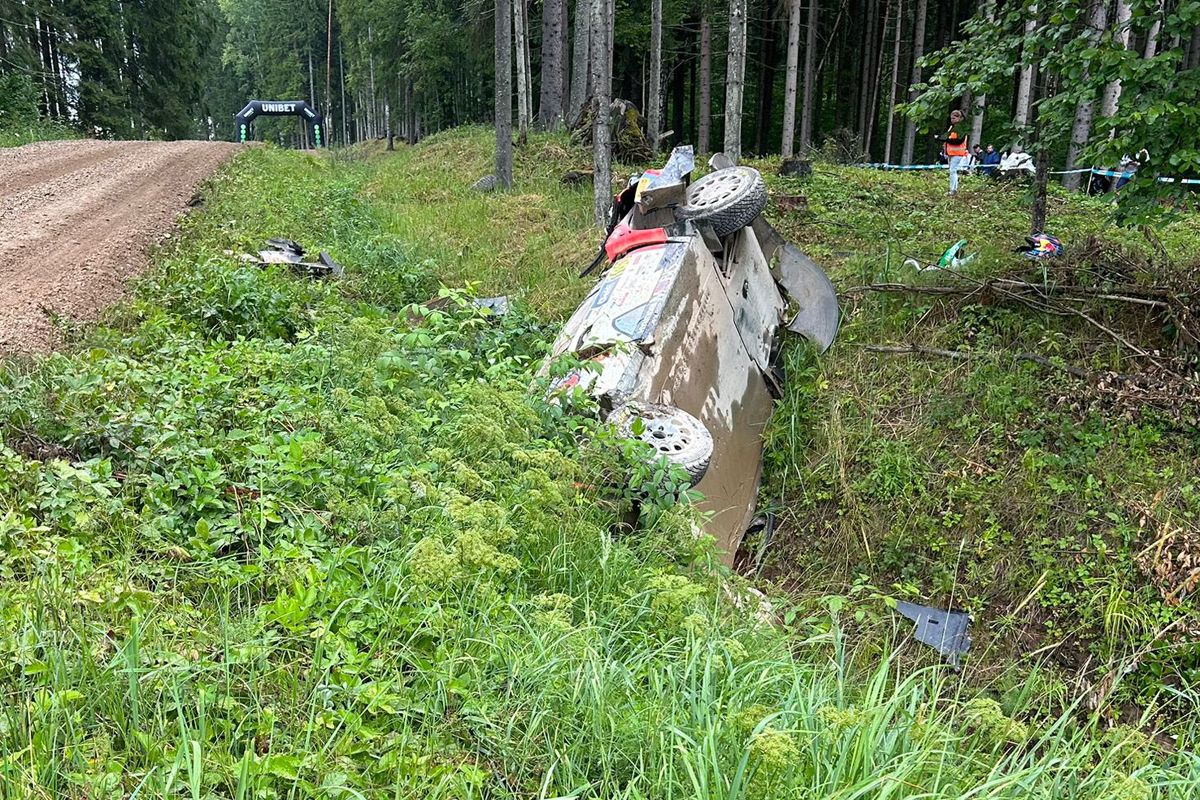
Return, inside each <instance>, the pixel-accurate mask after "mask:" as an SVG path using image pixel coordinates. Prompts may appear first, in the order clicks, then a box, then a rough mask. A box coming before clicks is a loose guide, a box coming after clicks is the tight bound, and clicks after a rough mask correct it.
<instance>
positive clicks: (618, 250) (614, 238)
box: [604, 222, 667, 264]
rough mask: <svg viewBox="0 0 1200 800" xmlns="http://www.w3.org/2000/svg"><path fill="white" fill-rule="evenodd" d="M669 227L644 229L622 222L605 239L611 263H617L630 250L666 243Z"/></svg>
mask: <svg viewBox="0 0 1200 800" xmlns="http://www.w3.org/2000/svg"><path fill="white" fill-rule="evenodd" d="M666 243H667V229H666V228H646V229H644V230H634V229H633V228H631V227H629V225H628V224H626V223H624V222H622V223H621V224H620V225H618V226H617V227H615V228H613V232H612V233H610V234H609V236H608V238H607V239H605V240H604V253H605V255H607V256H608V262H609V263H610V264H614V263H616V261H617V259H618V258H620V257H621V256H623V255H625V254H626V253H628V252H629V251H630V250H635V249H637V248H639V247H646V246H647V245H652V244H666Z"/></svg>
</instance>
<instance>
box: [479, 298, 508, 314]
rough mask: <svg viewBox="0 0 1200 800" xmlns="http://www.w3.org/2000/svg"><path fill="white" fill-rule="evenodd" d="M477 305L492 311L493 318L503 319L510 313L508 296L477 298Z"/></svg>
mask: <svg viewBox="0 0 1200 800" xmlns="http://www.w3.org/2000/svg"><path fill="white" fill-rule="evenodd" d="M475 305H477V306H479V307H480V308H486V309H487V310H488V311H491V312H492V315H493V316H496V317H503V316H504V315H505V314H507V313H508V295H506V294H502V295H499V296H498V297H476V298H475Z"/></svg>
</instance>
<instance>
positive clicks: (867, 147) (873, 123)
mask: <svg viewBox="0 0 1200 800" xmlns="http://www.w3.org/2000/svg"><path fill="white" fill-rule="evenodd" d="M884 2H885V4H886V5H885V6H884V10H883V24H882V25H881V26H880V28H879V30H878V32H877V33H876V36H875V38H874V39H873V40H872V42H871V49H872V50H873V51H874V53H875V56H874V58H873V59H872V60H873V61H874V65H873V69H874V72H875V74H874V75H873V76H872V79H871V96H870V97H869V98H868V99H867V124H866V131H865V135H864V137H863V154H864V155H866V157H867V160H868V161H870V160H871V145H873V144H874V143H875V128H876V127H877V126H878V124H879V91H880V87H881V86H882V85H883V46H884V44H885V43H886V42H887V26H888V19H889V17H890V15H891V13H892V5H891V3H890V2H888V1H887V0H884Z"/></svg>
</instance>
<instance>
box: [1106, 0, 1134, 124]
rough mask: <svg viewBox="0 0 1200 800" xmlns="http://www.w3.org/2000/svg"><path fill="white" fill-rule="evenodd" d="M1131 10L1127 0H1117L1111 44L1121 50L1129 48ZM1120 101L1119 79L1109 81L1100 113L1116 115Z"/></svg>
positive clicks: (1108, 115) (1109, 115)
mask: <svg viewBox="0 0 1200 800" xmlns="http://www.w3.org/2000/svg"><path fill="white" fill-rule="evenodd" d="M1130 16H1132V12H1131V10H1130V8H1129V0H1117V15H1116V17H1115V18H1114V20H1113V44H1114V45H1116V46H1117V47H1120V48H1121V49H1122V50H1128V49H1129V18H1130ZM1120 101H1121V79H1120V78H1117V79H1115V80H1111V81H1109V82H1108V83H1107V84H1105V86H1104V95H1103V97H1102V98H1101V100H1100V113H1101V114H1102V115H1103V116H1104V117H1105V118H1111V117H1113V116H1116V113H1117V104H1118V103H1119V102H1120Z"/></svg>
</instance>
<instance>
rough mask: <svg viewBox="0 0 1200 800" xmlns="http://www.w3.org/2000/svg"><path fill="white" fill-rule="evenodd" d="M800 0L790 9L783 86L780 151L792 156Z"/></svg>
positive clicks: (795, 1)
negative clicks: (785, 75) (785, 74)
mask: <svg viewBox="0 0 1200 800" xmlns="http://www.w3.org/2000/svg"><path fill="white" fill-rule="evenodd" d="M799 63H800V0H791V3H790V8H789V11H788V45H787V77H786V78H785V80H784V88H783V143H782V145H781V146H780V152H782V153H783V157H784V158H791V156H792V153H793V151H794V150H795V133H796V84H797V82H798V79H799V77H800V75H799V72H800V70H799Z"/></svg>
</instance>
